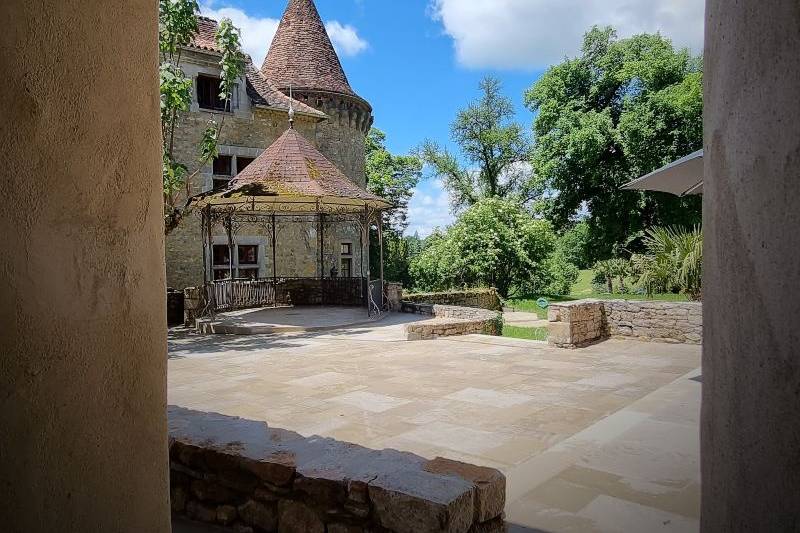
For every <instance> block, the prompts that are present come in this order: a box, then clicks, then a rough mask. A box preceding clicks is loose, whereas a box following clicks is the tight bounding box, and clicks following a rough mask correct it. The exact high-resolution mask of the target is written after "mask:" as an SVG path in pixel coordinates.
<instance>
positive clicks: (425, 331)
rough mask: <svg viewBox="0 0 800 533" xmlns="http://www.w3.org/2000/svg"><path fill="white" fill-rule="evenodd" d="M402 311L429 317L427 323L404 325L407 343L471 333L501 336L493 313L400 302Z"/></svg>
mask: <svg viewBox="0 0 800 533" xmlns="http://www.w3.org/2000/svg"><path fill="white" fill-rule="evenodd" d="M402 311H403V312H404V313H415V314H419V315H427V316H431V317H433V318H432V319H431V320H425V321H422V322H414V323H411V324H406V325H405V334H406V339H407V340H410V341H414V340H429V339H436V338H438V337H453V336H456V335H469V334H473V333H479V334H483V335H500V334H501V333H502V326H503V324H502V318H501V316H502V315H501V314H500V313H499V312H497V311H489V310H487V309H478V308H473V307H459V306H454V305H435V304H427V303H422V304H420V303H413V302H406V301H404V302H403V303H402Z"/></svg>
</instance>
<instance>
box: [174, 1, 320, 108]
mask: <svg viewBox="0 0 800 533" xmlns="http://www.w3.org/2000/svg"><path fill="white" fill-rule="evenodd" d="M216 32H217V21H216V20H214V19H210V18H208V17H197V34H196V35H195V36H194V39H192V42H191V43H189V47H191V48H197V49H200V50H206V51H209V52H214V53H221V52H222V51H221V50H220V49H219V47H217V44H216V39H215V38H214V35H215V34H216ZM245 62H246V63H245V74H246V77H247V96H249V97H250V100H252V102H253V103H254V104H256V105H265V106H268V107H273V108H276V109H284V110H288V109H289V97H288V96H286V95H285V94H283V93H282V92H281V91H279V90H278V88H277V87H275V85H274V84H273V83H272V82H270V81H269V80H268V79H266V78H265V77H264V75H263V74H261V72H260V71H259V70H258V69H257V68H256V67H255V65H253V60H252V59H250V56H248V55H245ZM294 109H295V111H297V112H298V113H303V114H306V115H312V116H315V117H319V118H324V117H325V116H326V115H325V113H323V112H321V111H318V110H316V109H314V108H313V107H311V106H309V105H306V104H304V103H302V102H299V101H297V100H294Z"/></svg>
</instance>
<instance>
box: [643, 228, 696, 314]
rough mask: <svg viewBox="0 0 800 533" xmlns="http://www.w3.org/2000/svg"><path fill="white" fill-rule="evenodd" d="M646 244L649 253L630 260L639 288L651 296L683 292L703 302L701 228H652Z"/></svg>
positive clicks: (646, 237)
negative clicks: (661, 293) (659, 293)
mask: <svg viewBox="0 0 800 533" xmlns="http://www.w3.org/2000/svg"><path fill="white" fill-rule="evenodd" d="M644 245H645V248H646V249H647V252H646V253H644V254H634V255H633V257H631V265H632V267H633V271H634V273H635V274H636V275H637V276H638V281H637V282H636V285H637V286H638V287H640V288H644V289H645V290H646V291H647V293H648V294H653V293H656V292H683V293H686V294H688V295H689V297H690V298H691V299H693V300H699V299H700V295H701V280H702V272H703V233H702V231H701V229H700V227H699V226H696V227H694V228H693V229H691V230H688V231H686V230H682V229H680V228H651V229H649V230H647V232H646V234H645V238H644Z"/></svg>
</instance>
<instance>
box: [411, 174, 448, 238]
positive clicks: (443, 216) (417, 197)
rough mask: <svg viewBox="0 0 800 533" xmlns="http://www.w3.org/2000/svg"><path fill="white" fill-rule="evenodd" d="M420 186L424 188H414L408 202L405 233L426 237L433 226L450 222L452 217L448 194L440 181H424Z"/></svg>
mask: <svg viewBox="0 0 800 533" xmlns="http://www.w3.org/2000/svg"><path fill="white" fill-rule="evenodd" d="M421 188H424V189H425V190H424V191H423V190H420V188H418V189H416V190H415V191H414V196H412V197H411V201H410V202H409V203H408V222H409V224H408V229H407V230H406V234H407V235H413V234H414V233H415V232H417V233H419V236H420V237H427V236H428V235H430V234H431V233H432V232H433V230H434V229H435V228H437V227H439V228H444V227H445V226H447V225H449V224H452V223H453V220H454V217H453V215H452V214H451V213H450V199H449V196H448V195H447V192H446V191H445V190H444V187H443V186H442V183H441V181H439V180H431V181H429V182H425V183H423V184H422V186H421Z"/></svg>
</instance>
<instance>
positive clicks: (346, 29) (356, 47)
mask: <svg viewBox="0 0 800 533" xmlns="http://www.w3.org/2000/svg"><path fill="white" fill-rule="evenodd" d="M325 29H326V30H328V35H329V36H330V38H331V42H332V43H333V47H334V48H336V52H337V53H339V54H342V55H346V56H356V55H358V54H360V53H361V52H363V51H364V50H366V49H367V46H368V45H367V41H365V40H364V39H362V38H361V37H359V35H358V30H356V29H355V28H354V27H353V26H350V25H349V24H342V23H341V22H337V21H335V20H331V21H328V22H326V23H325Z"/></svg>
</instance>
